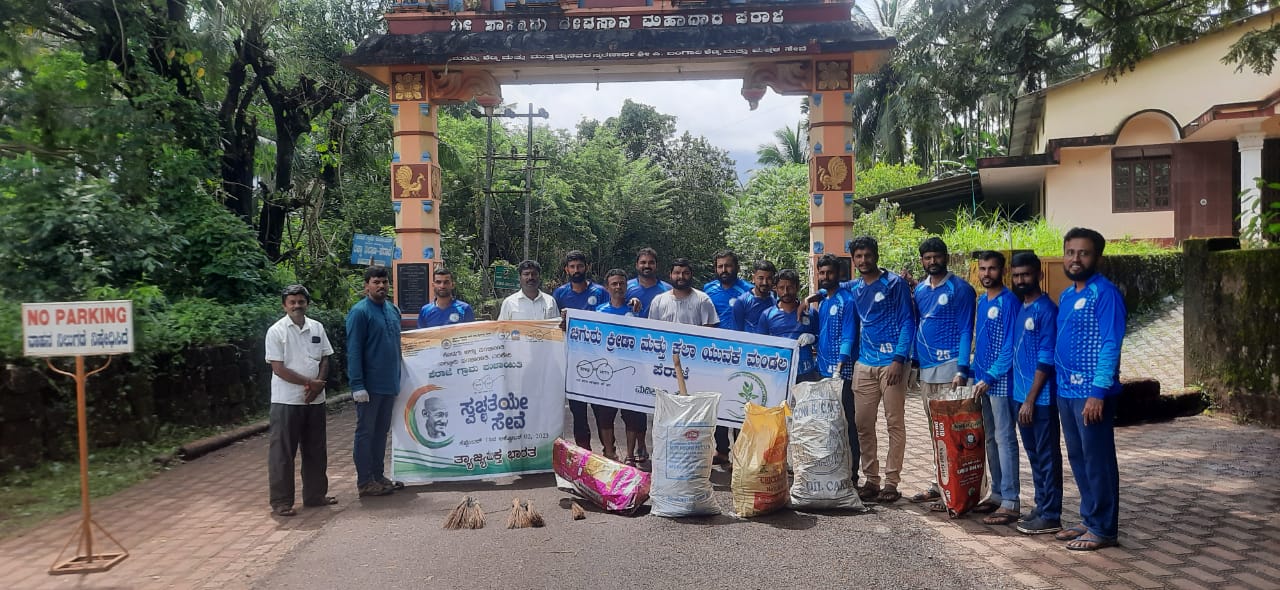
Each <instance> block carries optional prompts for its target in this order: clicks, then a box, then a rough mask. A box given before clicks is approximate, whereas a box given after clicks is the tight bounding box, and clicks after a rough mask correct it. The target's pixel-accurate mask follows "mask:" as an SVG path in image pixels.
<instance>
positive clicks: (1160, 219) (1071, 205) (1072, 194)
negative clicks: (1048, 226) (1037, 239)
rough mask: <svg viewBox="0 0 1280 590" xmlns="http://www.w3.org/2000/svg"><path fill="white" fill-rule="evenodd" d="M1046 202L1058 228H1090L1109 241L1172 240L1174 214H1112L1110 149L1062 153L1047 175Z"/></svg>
mask: <svg viewBox="0 0 1280 590" xmlns="http://www.w3.org/2000/svg"><path fill="white" fill-rule="evenodd" d="M1044 201H1045V212H1044V215H1045V218H1047V219H1048V220H1049V222H1050V223H1052V224H1053V225H1055V226H1057V227H1063V228H1069V227H1077V226H1081V227H1090V228H1093V229H1096V230H1098V231H1100V232H1102V235H1103V236H1105V237H1106V238H1107V239H1109V240H1115V239H1120V238H1123V237H1125V236H1128V237H1131V238H1172V237H1173V211H1156V212H1148V213H1112V212H1111V208H1112V207H1111V146H1098V147H1088V148H1067V149H1063V150H1062V155H1061V163H1060V164H1059V165H1058V166H1055V167H1052V168H1049V169H1048V170H1046V172H1045V199H1044Z"/></svg>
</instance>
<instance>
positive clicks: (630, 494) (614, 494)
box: [551, 438, 650, 514]
mask: <svg viewBox="0 0 1280 590" xmlns="http://www.w3.org/2000/svg"><path fill="white" fill-rule="evenodd" d="M551 456H552V465H553V467H554V469H555V472H556V475H557V476H559V477H562V478H564V480H565V481H568V482H569V483H570V485H572V486H573V490H574V491H575V492H577V493H578V495H580V496H582V497H584V498H586V499H588V500H591V502H592V503H594V504H595V505H596V506H599V507H601V508H604V509H605V510H608V511H610V512H620V513H622V514H632V513H634V512H635V510H636V509H637V508H639V507H640V505H641V504H644V502H645V500H648V499H649V486H650V480H649V474H648V473H645V472H643V471H641V470H639V469H636V468H635V467H631V466H629V465H623V464H622V463H619V462H617V461H613V460H610V459H608V458H607V457H605V456H604V455H601V454H599V453H592V452H591V451H588V450H586V449H584V448H582V447H580V446H578V445H575V444H573V443H571V442H568V441H566V440H564V439H563V438H557V439H556V442H555V445H554V446H553V447H552V451H551Z"/></svg>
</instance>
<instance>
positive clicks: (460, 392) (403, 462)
mask: <svg viewBox="0 0 1280 590" xmlns="http://www.w3.org/2000/svg"><path fill="white" fill-rule="evenodd" d="M401 356H402V365H401V377H400V394H399V396H397V398H396V405H395V409H394V415H393V418H392V427H391V431H392V436H391V457H392V461H391V471H392V474H393V476H394V478H395V479H397V480H400V481H404V482H406V483H425V482H430V481H457V480H467V479H485V478H492V477H502V476H508V475H517V474H521V473H540V472H547V471H551V449H552V445H553V443H554V442H555V440H556V437H558V436H560V434H561V432H563V430H564V333H563V332H562V331H561V330H560V328H559V321H558V320H541V321H500V322H474V323H468V324H456V325H452V326H444V327H439V328H428V329H423V330H414V331H411V332H405V333H403V334H402V335H401Z"/></svg>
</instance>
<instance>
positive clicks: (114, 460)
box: [0, 411, 267, 537]
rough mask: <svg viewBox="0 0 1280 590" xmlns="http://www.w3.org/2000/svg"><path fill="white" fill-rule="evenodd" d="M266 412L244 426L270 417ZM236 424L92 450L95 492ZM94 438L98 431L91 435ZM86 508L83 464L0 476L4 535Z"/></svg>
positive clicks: (147, 471)
mask: <svg viewBox="0 0 1280 590" xmlns="http://www.w3.org/2000/svg"><path fill="white" fill-rule="evenodd" d="M266 416H267V413H266V412H265V411H263V412H261V413H259V414H257V415H254V416H250V417H248V418H246V419H245V421H244V422H243V423H244V424H249V423H252V422H257V421H259V420H262V419H264V418H266ZM234 427H235V425H232V426H173V425H165V426H161V427H160V432H159V434H158V435H157V436H156V440H154V441H151V442H145V443H130V444H127V445H122V446H118V447H111V448H103V449H91V450H90V451H89V493H90V495H91V496H92V497H93V498H102V497H106V496H110V495H111V494H114V493H116V492H118V491H120V490H123V489H125V488H128V487H129V486H132V485H134V484H136V483H138V482H140V481H143V480H146V479H147V478H150V477H151V476H153V475H155V474H157V473H159V472H161V471H165V470H166V469H167V468H166V467H164V466H163V465H160V464H159V463H156V462H155V461H154V459H155V458H156V457H165V456H169V455H171V454H172V453H173V452H174V451H175V450H176V449H177V448H178V447H179V446H181V445H182V444H184V443H187V442H191V441H193V440H196V439H199V438H203V437H206V436H211V435H214V434H217V433H219V432H222V431H224V430H227V429H230V428H234ZM90 436H92V433H90ZM79 507H80V466H79V462H78V461H77V460H75V459H73V460H71V461H49V462H45V463H41V464H40V465H37V466H35V467H31V468H28V469H15V470H13V471H10V472H7V473H4V474H3V475H0V537H6V536H9V535H11V534H13V533H16V532H18V531H21V530H24V529H27V528H29V527H31V526H34V525H36V524H39V523H40V522H43V521H45V520H48V519H50V518H53V517H55V516H58V515H60V514H62V513H64V512H67V511H69V510H73V509H78V508H79Z"/></svg>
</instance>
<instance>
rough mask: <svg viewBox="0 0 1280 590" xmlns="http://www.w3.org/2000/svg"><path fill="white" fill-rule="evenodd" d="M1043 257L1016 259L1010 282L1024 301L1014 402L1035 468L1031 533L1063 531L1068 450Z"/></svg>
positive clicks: (1027, 524)
mask: <svg viewBox="0 0 1280 590" xmlns="http://www.w3.org/2000/svg"><path fill="white" fill-rule="evenodd" d="M1043 276H1044V275H1043V273H1042V272H1041V267H1040V258H1039V257H1037V256H1036V255H1035V254H1034V253H1032V252H1019V253H1017V254H1014V255H1013V261H1012V262H1011V263H1010V265H1009V282H1010V283H1011V284H1012V285H1013V294H1014V295H1017V296H1018V298H1019V299H1020V300H1021V301H1022V305H1021V306H1020V308H1019V310H1018V317H1017V319H1016V320H1015V321H1014V322H1013V401H1014V403H1015V404H1016V405H1017V406H1018V430H1019V431H1021V433H1022V448H1023V449H1025V450H1026V451H1027V463H1028V464H1030V465H1031V482H1032V483H1033V484H1034V485H1035V489H1036V494H1035V501H1036V503H1035V508H1033V509H1032V510H1031V512H1029V513H1027V515H1026V516H1025V517H1023V518H1022V520H1019V521H1018V532H1020V533H1024V534H1027V535H1038V534H1043V533H1056V532H1058V531H1060V530H1062V450H1061V447H1059V446H1058V437H1059V435H1060V432H1061V430H1060V427H1059V424H1060V422H1059V418H1058V408H1057V389H1058V388H1057V386H1056V385H1055V384H1054V382H1053V345H1054V339H1055V337H1056V330H1057V325H1058V306H1056V305H1054V304H1053V300H1052V299H1050V298H1049V296H1048V295H1045V294H1044V293H1043V292H1041V291H1040V280H1041V279H1042V278H1043Z"/></svg>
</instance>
